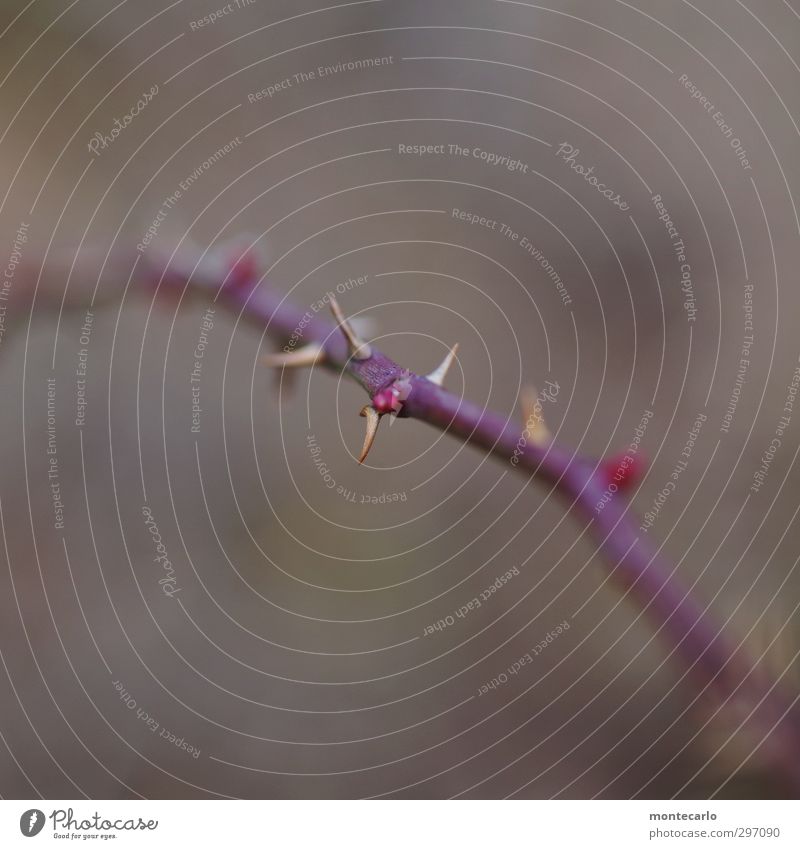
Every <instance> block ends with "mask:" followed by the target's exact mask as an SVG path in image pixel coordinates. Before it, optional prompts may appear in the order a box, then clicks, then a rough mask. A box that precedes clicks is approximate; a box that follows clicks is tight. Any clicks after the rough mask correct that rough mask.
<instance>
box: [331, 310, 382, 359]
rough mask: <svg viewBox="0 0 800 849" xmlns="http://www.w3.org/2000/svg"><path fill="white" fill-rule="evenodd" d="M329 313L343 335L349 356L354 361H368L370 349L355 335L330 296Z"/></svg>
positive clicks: (352, 328) (370, 354) (370, 353)
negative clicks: (348, 349)
mask: <svg viewBox="0 0 800 849" xmlns="http://www.w3.org/2000/svg"><path fill="white" fill-rule="evenodd" d="M330 303H331V312H332V313H333V317H334V318H335V319H336V323H337V324H338V325H339V329H340V330H341V331H342V333H344V335H345V338H346V339H347V344H348V346H349V348H350V356H351V357H352V358H353V359H354V360H368V359H369V358H370V357H371V356H372V348H370V346H369V345H368V344H367V343H366V342H365V341H364V340H363V339H362V338H361V337H360V336H359V335H358V333H356V331H355V328H354V327H353V325H352V324H351V323H350V322H349V321H348V320H347V319H346V318H345V317H344V313H343V312H342V309H341V307H340V306H339V302H338V301H337V300H336V298H334V297H333V295H331V301H330Z"/></svg>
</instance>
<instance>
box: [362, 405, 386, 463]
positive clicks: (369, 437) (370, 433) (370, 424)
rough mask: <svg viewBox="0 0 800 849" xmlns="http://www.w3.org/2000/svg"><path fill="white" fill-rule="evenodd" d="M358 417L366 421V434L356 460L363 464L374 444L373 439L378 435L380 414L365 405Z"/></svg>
mask: <svg viewBox="0 0 800 849" xmlns="http://www.w3.org/2000/svg"><path fill="white" fill-rule="evenodd" d="M359 415H360V416H365V417H366V419H367V433H366V435H365V437H364V445H363V447H362V448H361V455H360V456H359V458H358V462H359V463H363V462H364V460H366V459H367V454H369V450H370V448H372V443H373V442H375V437H376V436H377V434H378V425H379V424H380V423H381V414H380V413H379V412H378V411H377V410H376V409H375V408H374V407H370V405H369V404H367V406H366V407H364V408H363V409H362V410H361V412H360V413H359Z"/></svg>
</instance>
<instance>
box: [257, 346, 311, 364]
mask: <svg viewBox="0 0 800 849" xmlns="http://www.w3.org/2000/svg"><path fill="white" fill-rule="evenodd" d="M324 359H325V351H324V350H323V348H322V346H321V345H317V344H311V345H304V346H303V347H302V348H298V349H297V350H296V351H276V352H275V353H273V354H265V355H264V356H263V357H262V358H261V361H262V362H263V363H265V364H266V365H268V366H272V367H274V368H302V367H303V366H313V365H315V364H316V363H321V362H322V361H323V360H324Z"/></svg>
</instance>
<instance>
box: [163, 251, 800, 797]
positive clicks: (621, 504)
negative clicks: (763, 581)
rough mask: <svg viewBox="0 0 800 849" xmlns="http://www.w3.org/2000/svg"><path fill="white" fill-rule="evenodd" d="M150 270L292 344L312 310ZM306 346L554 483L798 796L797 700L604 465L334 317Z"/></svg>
mask: <svg viewBox="0 0 800 849" xmlns="http://www.w3.org/2000/svg"><path fill="white" fill-rule="evenodd" d="M151 274H152V275H153V279H155V280H159V281H160V283H159V285H160V286H165V285H168V286H170V287H172V286H181V287H186V288H187V289H188V290H189V291H192V290H205V291H207V292H214V293H215V296H216V298H217V300H219V301H222V302H224V303H226V304H227V305H228V306H229V307H230V308H231V309H233V310H237V311H239V312H240V313H241V314H242V315H244V316H245V317H246V318H247V319H249V320H250V321H252V322H253V323H255V324H256V325H257V326H258V327H259V328H260V329H262V330H264V329H265V328H266V332H267V333H268V334H269V335H270V336H271V337H272V338H273V339H275V340H276V341H277V342H279V343H280V344H286V341H287V340H288V339H289V338H290V337H291V336H292V334H293V333H295V332H296V330H297V328H298V326H300V324H301V321H303V319H304V316H307V313H306V312H305V311H303V310H300V309H298V308H297V307H296V306H294V305H293V304H291V303H290V302H288V301H286V300H285V299H282V298H281V297H279V296H278V295H277V294H276V293H275V292H273V291H271V290H270V289H269V288H267V287H265V286H263V285H259V284H260V281H259V279H258V277H257V276H256V275H255V274H253V273H251V272H250V271H246V270H244V269H240V270H239V271H238V272H237V267H236V266H234V268H233V269H232V270H231V271H230V272H229V273H228V275H227V276H226V277H225V279H224V281H223V282H222V284H220V275H219V273H218V272H216V271H215V270H214V268H213V267H212V264H211V263H200V264H199V265H198V266H197V267H193V268H183V269H180V268H179V267H178V266H177V264H176V263H175V262H174V260H173V262H172V264H171V265H167V270H166V271H165V270H164V264H159V263H158V262H156V263H155V264H154V265H153V267H152V268H151ZM307 343H318V344H320V345H321V346H322V347H323V348H324V352H325V359H324V362H323V363H322V365H324V366H326V367H327V368H329V369H331V370H333V371H336V372H342V371H344V372H346V373H348V374H349V375H350V376H351V377H353V378H354V379H355V380H356V381H358V382H359V383H360V384H361V385H362V386H363V387H364V389H365V390H366V391H367V393H368V394H369V396H370V397H371V398H372V397H373V396H375V394H376V393H378V392H379V391H381V390H382V389H385V388H386V387H388V386H390V385H391V384H392V383H393V382H394V381H395V380H397V379H399V378H404V379H406V380H408V382H409V383H410V385H411V390H410V392H409V393H408V395H407V397H406V399H405V401H404V403H403V406H402V409H401V411H400V413H399V415H400V416H401V417H403V418H414V419H419V420H420V421H424V422H427V423H428V424H430V425H432V426H433V427H436V428H438V429H440V430H443V431H446V432H447V433H449V434H451V435H453V436H456V437H458V438H460V439H462V440H464V441H465V442H467V443H469V444H471V445H473V446H475V447H476V448H478V449H481V450H483V451H485V452H487V453H490V454H492V455H494V456H495V457H497V458H498V459H501V460H504V461H506V462H510V461H511V458H512V457H513V456H517V457H518V464H517V467H518V468H520V469H524V470H526V471H528V472H530V473H531V474H534V475H536V477H538V478H540V479H542V480H546V481H547V482H548V483H550V484H551V485H552V486H553V487H555V489H556V490H557V492H559V493H560V495H561V496H562V497H563V498H564V499H565V500H566V501H567V502H568V503H569V505H570V506H571V508H572V509H575V510H577V511H578V512H579V513H581V514H582V515H583V517H584V519H586V520H588V527H589V530H590V532H591V534H592V535H593V537H594V539H595V540H596V542H597V544H598V549H599V551H600V552H601V553H602V554H603V556H604V557H605V558H606V560H607V562H608V563H609V564H610V566H611V572H612V575H613V578H614V580H615V581H616V582H617V583H618V585H619V586H620V587H621V589H622V590H623V591H624V592H626V593H630V595H631V596H632V597H633V598H634V599H635V600H636V601H637V603H638V604H639V605H640V606H641V607H642V608H643V609H645V610H646V611H647V612H648V614H649V615H650V616H651V617H652V618H653V619H654V620H655V621H656V622H657V623H658V625H659V627H660V628H661V630H662V633H663V635H664V636H665V638H666V641H667V642H668V643H669V644H670V645H671V646H672V647H673V648H674V651H675V652H676V654H677V655H678V656H679V657H680V658H681V660H682V661H683V663H684V664H685V666H686V667H687V668H688V669H689V671H690V674H691V676H692V677H693V679H694V681H695V683H696V685H697V686H698V688H699V689H701V690H704V691H706V693H707V694H708V695H709V696H712V697H713V701H714V702H716V704H717V707H725V706H726V704H731V705H736V706H737V707H738V712H739V713H741V711H742V709H743V710H744V716H747V715H748V714H750V713H751V712H752V716H751V718H750V719H749V720H748V722H747V724H746V725H747V727H748V728H749V729H751V730H752V731H753V732H754V733H755V740H756V741H760V740H761V738H762V737H763V736H769V738H770V739H769V741H768V742H767V743H766V744H765V746H764V748H763V750H762V755H763V756H764V757H765V758H766V759H767V760H768V761H769V762H770V764H771V766H772V767H774V768H775V769H777V770H779V771H780V772H781V773H782V774H783V776H784V777H785V781H786V783H787V784H788V785H789V787H790V788H791V791H790V792H791V793H792V795H793V796H797V795H800V757H798V755H800V717H799V716H798V714H797V710H796V707H795V702H796V699H792V698H791V697H790V696H789V695H788V694H786V693H784V692H783V689H782V687H780V686H778V685H776V684H775V683H774V682H770V681H769V680H768V679H767V677H765V676H763V675H762V674H761V672H760V671H759V670H756V669H755V668H754V666H753V664H752V662H751V661H750V660H749V659H748V658H747V657H746V655H745V653H744V652H742V651H741V650H739V649H738V648H737V647H736V646H735V645H734V644H733V643H732V642H730V641H729V640H728V638H727V636H726V635H723V634H722V633H721V631H720V630H719V629H718V628H716V627H715V626H714V625H713V624H712V622H711V620H710V617H709V616H708V615H707V614H706V612H705V610H704V609H703V608H701V607H700V605H699V604H698V603H697V602H696V601H695V600H694V599H693V598H692V597H691V596H690V595H689V594H688V593H687V592H685V591H684V590H683V589H682V588H681V587H680V586H679V584H678V582H677V581H676V580H675V578H674V576H673V573H672V570H670V569H669V567H668V566H667V565H666V564H665V563H664V561H663V559H662V558H661V557H659V556H658V555H657V554H656V552H655V550H654V549H653V547H652V545H651V544H650V542H649V541H648V540H647V538H645V537H642V535H641V534H640V533H639V529H638V521H636V520H635V519H633V518H632V517H631V516H630V513H629V504H628V503H627V501H626V500H625V499H624V497H623V496H622V494H621V493H619V492H618V493H616V494H615V495H614V496H613V497H612V499H611V500H610V501H607V502H606V504H605V507H604V508H603V510H602V511H600V512H599V513H598V512H596V511H595V505H596V504H597V503H598V502H599V501H600V499H601V498H602V497H603V495H604V493H605V492H606V487H607V485H608V480H607V478H606V477H604V476H603V474H602V473H601V472H600V471H599V469H598V464H596V463H590V462H588V461H587V460H585V459H583V458H581V457H578V456H576V455H575V454H574V453H571V452H569V451H565V450H564V449H562V448H560V447H558V446H557V445H555V444H553V443H550V444H548V445H544V446H543V445H538V444H534V443H532V442H530V441H529V442H527V444H524V446H522V447H520V442H519V440H520V435H521V432H522V427H521V426H520V424H519V423H517V422H514V421H509V420H508V419H506V418H505V417H503V416H499V415H497V414H496V413H493V412H491V411H489V410H485V409H483V408H481V407H478V406H476V405H475V404H472V403H471V402H469V401H465V400H463V399H462V398H459V397H457V396H456V395H453V394H452V393H450V392H447V391H446V390H445V389H442V388H441V387H439V386H437V385H436V384H434V383H431V382H430V381H429V380H427V379H426V378H425V377H422V376H420V375H416V374H413V373H411V372H409V371H408V370H407V369H404V368H403V367H402V366H400V365H399V364H398V363H396V362H394V361H393V360H391V359H390V358H389V357H387V356H386V355H385V354H383V353H381V352H380V351H378V350H376V349H374V347H373V349H372V355H371V356H370V357H369V358H368V359H365V360H356V359H352V358H350V356H349V349H348V345H347V342H346V340H345V338H344V336H343V334H342V333H340V332H338V331H337V329H336V326H335V324H334V323H333V322H331V321H328V320H325V319H323V318H320V317H317V316H314V317H312V319H311V321H310V322H309V323H308V324H307V326H306V327H305V329H304V331H303V339H302V344H307ZM778 683H779V684H780V682H778ZM738 721H741V720H740V719H737V722H738Z"/></svg>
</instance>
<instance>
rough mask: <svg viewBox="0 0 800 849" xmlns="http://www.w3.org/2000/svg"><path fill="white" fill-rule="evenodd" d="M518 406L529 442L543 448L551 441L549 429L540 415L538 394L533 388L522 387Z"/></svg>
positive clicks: (540, 406)
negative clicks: (528, 435) (529, 437)
mask: <svg viewBox="0 0 800 849" xmlns="http://www.w3.org/2000/svg"><path fill="white" fill-rule="evenodd" d="M519 406H520V410H521V411H522V419H523V421H524V422H525V428H526V430H528V431H529V432H530V434H531V442H532V443H533V444H534V445H539V446H541V447H544V446H546V445H548V444H549V443H550V441H551V439H552V435H551V433H550V428H548V427H547V424H546V422H545V420H544V416H543V415H542V404H541V402H540V401H539V393H538V392H537V391H536V387H535V386H523V387H522V391H521V392H520V396H519Z"/></svg>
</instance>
